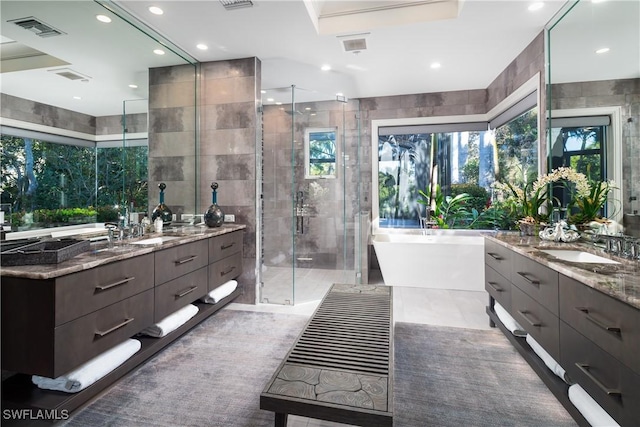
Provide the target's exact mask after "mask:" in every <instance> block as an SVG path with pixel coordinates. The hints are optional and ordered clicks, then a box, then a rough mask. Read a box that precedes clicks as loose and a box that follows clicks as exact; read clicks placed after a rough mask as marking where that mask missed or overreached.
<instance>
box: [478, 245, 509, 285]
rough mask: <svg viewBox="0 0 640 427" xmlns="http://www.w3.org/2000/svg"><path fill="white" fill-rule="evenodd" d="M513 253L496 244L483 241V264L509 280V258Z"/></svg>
mask: <svg viewBox="0 0 640 427" xmlns="http://www.w3.org/2000/svg"><path fill="white" fill-rule="evenodd" d="M512 256H513V252H512V251H511V249H509V248H506V247H504V246H502V245H499V244H498V243H496V242H494V241H491V240H488V239H486V238H485V239H484V263H485V264H487V265H488V266H489V267H491V268H493V269H494V270H495V271H497V272H498V273H500V274H502V276H503V277H505V278H506V279H508V280H511V257H512Z"/></svg>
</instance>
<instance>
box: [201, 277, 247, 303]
mask: <svg viewBox="0 0 640 427" xmlns="http://www.w3.org/2000/svg"><path fill="white" fill-rule="evenodd" d="M237 287H238V282H237V281H235V280H229V281H228V282H226V283H224V284H222V285H220V286H218V287H217V288H215V289H214V290H212V291H211V292H209V293H208V294H207V295H206V296H204V297H203V298H201V299H200V300H201V301H202V302H206V303H207V304H215V303H217V302H218V301H220V300H221V299H223V298H225V297H228V296H229V295H231V294H232V293H233V291H235V290H236V288H237Z"/></svg>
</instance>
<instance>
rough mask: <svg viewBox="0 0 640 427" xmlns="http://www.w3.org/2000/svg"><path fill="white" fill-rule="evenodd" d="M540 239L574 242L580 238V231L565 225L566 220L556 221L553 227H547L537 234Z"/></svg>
mask: <svg viewBox="0 0 640 427" xmlns="http://www.w3.org/2000/svg"><path fill="white" fill-rule="evenodd" d="M538 235H539V236H540V238H541V239H542V240H551V241H554V242H567V243H571V242H575V241H577V240H578V239H580V233H578V232H577V231H576V230H571V229H569V227H568V226H567V223H566V221H562V220H561V221H558V222H557V223H556V224H555V225H554V226H553V227H547V228H545V229H544V230H542V231H540V233H539V234H538Z"/></svg>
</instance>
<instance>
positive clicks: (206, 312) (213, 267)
mask: <svg viewBox="0 0 640 427" xmlns="http://www.w3.org/2000/svg"><path fill="white" fill-rule="evenodd" d="M244 228H245V226H244V225H226V224H225V225H223V226H222V227H219V228H205V227H184V228H181V229H177V230H176V231H175V232H167V233H163V234H152V235H150V236H144V237H142V238H139V239H131V240H125V241H119V242H115V244H114V245H112V246H107V244H106V243H101V244H95V243H94V244H92V246H94V247H92V249H91V250H90V251H88V252H85V253H83V254H81V255H78V256H76V257H74V258H72V259H70V260H68V261H65V262H62V263H59V264H55V265H29V266H20V267H3V268H2V284H1V291H2V369H3V371H11V372H17V373H18V374H17V375H13V376H11V377H9V378H8V379H6V380H4V381H3V384H2V399H3V402H2V403H3V408H7V407H9V408H30V409H48V410H53V409H55V410H63V409H66V410H68V411H73V410H74V409H76V408H78V407H79V406H80V405H81V404H83V403H84V402H86V401H87V400H88V399H90V398H92V397H93V396H95V395H96V394H98V393H99V392H100V391H101V390H103V389H104V388H105V387H107V386H109V385H110V384H112V383H113V382H114V381H116V380H117V379H118V378H120V377H122V376H123V375H125V374H126V373H127V372H129V371H130V370H132V369H133V368H135V367H136V366H138V365H139V364H141V363H143V362H144V361H145V360H147V359H148V358H149V357H151V356H152V355H153V354H155V353H157V352H158V351H160V350H161V349H162V348H164V347H165V346H167V345H168V344H170V343H171V342H172V341H174V340H175V339H177V338H178V337H180V336H181V335H182V334H184V333H185V332H187V331H188V330H189V329H191V328H192V327H194V326H195V325H197V324H198V323H200V322H201V321H203V320H204V319H206V318H207V317H209V316H210V315H212V314H213V313H215V312H216V311H218V310H219V309H220V308H222V307H223V306H224V305H226V304H227V303H229V302H230V301H232V300H233V299H234V298H235V297H237V296H238V295H239V294H240V293H241V292H242V287H241V286H238V288H237V289H236V290H235V291H234V292H233V293H232V294H231V295H229V296H227V297H226V298H224V299H223V300H222V301H220V302H218V303H217V304H204V303H201V302H200V301H199V299H200V298H202V297H204V296H205V295H206V294H207V293H208V292H210V291H211V290H213V289H215V288H217V287H218V286H220V285H222V284H224V283H225V282H227V281H228V280H231V279H235V278H237V277H239V276H240V274H241V273H242V258H243V256H242V247H243V233H244V231H243V229H244ZM192 303H193V304H195V305H197V306H198V307H199V311H198V314H196V315H195V316H194V317H193V318H191V320H189V321H188V322H187V323H186V324H184V325H182V326H181V327H180V328H178V329H177V330H176V331H173V332H172V333H170V334H168V335H167V336H165V337H163V338H151V337H146V336H135V335H136V334H137V333H138V332H140V331H142V330H143V329H144V328H146V327H148V326H151V325H153V324H154V323H157V322H159V321H160V320H162V319H163V318H164V317H166V316H168V315H169V314H171V313H173V312H175V311H177V310H178V309H180V308H182V307H184V306H186V305H188V304H192ZM134 336H135V338H136V339H138V340H139V341H140V342H141V343H142V348H141V349H140V350H139V351H138V352H137V353H136V354H134V355H133V356H132V357H131V358H130V359H129V360H127V361H126V362H125V363H124V364H123V365H121V366H120V367H118V368H116V369H115V370H114V371H112V372H111V373H110V374H108V375H107V376H105V377H103V378H102V379H101V380H99V381H97V382H96V383H94V384H93V385H91V386H89V387H88V388H86V389H84V390H82V391H80V392H79V393H75V394H67V393H61V392H55V391H47V390H41V389H38V388H37V387H36V386H34V385H33V384H31V375H34V374H35V375H42V376H45V377H50V378H56V377H58V376H60V375H63V374H65V373H67V372H69V371H71V370H73V369H75V368H77V367H78V366H79V365H81V364H83V363H84V362H87V361H88V360H90V359H92V358H93V357H95V356H97V355H99V354H101V353H103V352H104V351H106V350H108V349H110V348H112V347H114V346H115V345H117V344H119V343H121V342H123V341H125V340H126V339H128V338H131V337H134Z"/></svg>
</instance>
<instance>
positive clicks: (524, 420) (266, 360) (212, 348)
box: [59, 309, 575, 427]
mask: <svg viewBox="0 0 640 427" xmlns="http://www.w3.org/2000/svg"><path fill="white" fill-rule="evenodd" d="M307 320H308V318H307V317H306V316H301V315H293V314H279V313H266V312H253V311H241V310H228V309H223V310H221V311H219V312H217V313H216V314H215V315H213V316H212V317H210V318H209V319H207V320H205V321H204V322H203V323H201V324H200V325H199V326H197V327H196V328H194V329H193V330H192V331H191V332H189V333H188V334H187V335H185V336H183V337H182V338H180V339H179V340H177V341H176V342H175V343H174V344H172V345H171V346H169V347H168V348H166V349H165V350H164V351H163V352H161V353H160V354H158V355H156V356H155V357H153V358H152V359H150V360H149V361H148V362H147V363H145V364H144V365H142V366H141V367H140V368H138V369H137V370H135V371H133V372H132V373H131V374H129V375H128V376H126V377H124V378H123V379H122V380H120V381H119V382H118V383H116V384H115V385H114V386H113V387H111V388H110V389H108V390H107V391H106V392H104V393H103V394H102V395H100V396H99V397H97V398H96V399H95V400H93V401H92V402H91V403H89V404H88V405H87V406H85V407H84V408H82V409H80V410H78V411H77V412H76V413H75V414H74V415H72V417H71V418H70V419H69V420H67V421H65V422H63V423H62V424H59V425H60V426H65V427H66V426H68V427H88V426H91V427H94V426H112V427H144V426H154V427H182V426H198V427H205V426H208V427H241V426H242V427H262V426H264V427H268V426H269V427H270V426H273V422H274V414H273V413H271V412H268V411H263V410H261V409H260V403H259V402H260V393H261V392H262V389H263V388H264V386H265V385H266V384H267V382H268V381H269V379H270V378H271V375H272V374H273V372H275V369H276V368H277V367H278V366H279V364H280V362H281V361H282V359H283V358H284V357H285V356H286V354H287V352H288V351H289V348H290V347H291V346H292V344H293V342H294V341H295V339H296V337H297V336H298V334H299V333H300V331H302V328H303V327H304V325H305V324H306V322H307ZM394 357H395V372H394V375H395V381H394V416H395V419H394V426H397V427H427V426H456V427H458V426H465V427H468V426H527V427H528V426H545V427H551V426H573V425H575V424H574V423H573V421H572V420H571V418H570V417H569V415H568V414H567V413H566V412H565V411H564V409H563V408H562V406H561V405H560V404H559V403H558V402H557V401H556V400H555V398H554V397H553V395H552V394H551V392H549V390H547V388H546V387H545V386H544V384H543V383H542V381H541V380H540V379H539V378H538V377H537V376H536V375H535V373H534V372H533V371H532V370H531V368H529V366H528V365H527V363H526V362H525V361H524V360H523V359H522V358H521V357H520V356H519V355H518V354H517V352H516V351H515V349H514V348H513V347H512V346H511V344H510V343H509V342H508V341H507V339H506V338H505V337H504V336H503V335H502V334H501V333H500V332H498V331H480V330H470V329H460V328H447V327H442V326H429V325H419V324H411V323H396V327H395V353H394ZM301 421H305V420H303V419H292V420H290V426H295V427H299V426H302V425H305V426H306V425H307V424H306V423H303V424H300V423H301ZM309 425H314V426H323V427H324V426H330V425H334V424H332V423H315V424H309Z"/></svg>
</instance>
